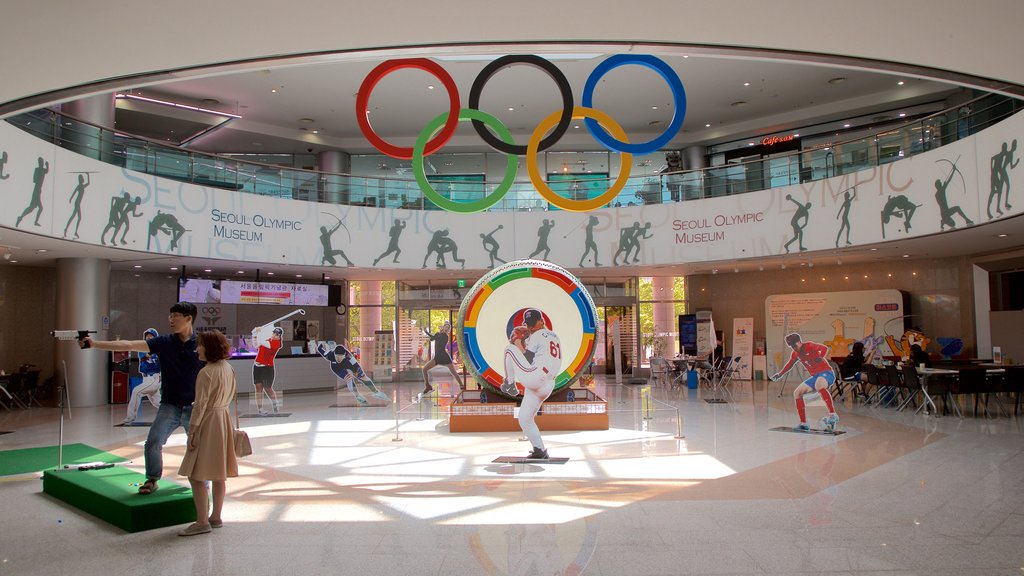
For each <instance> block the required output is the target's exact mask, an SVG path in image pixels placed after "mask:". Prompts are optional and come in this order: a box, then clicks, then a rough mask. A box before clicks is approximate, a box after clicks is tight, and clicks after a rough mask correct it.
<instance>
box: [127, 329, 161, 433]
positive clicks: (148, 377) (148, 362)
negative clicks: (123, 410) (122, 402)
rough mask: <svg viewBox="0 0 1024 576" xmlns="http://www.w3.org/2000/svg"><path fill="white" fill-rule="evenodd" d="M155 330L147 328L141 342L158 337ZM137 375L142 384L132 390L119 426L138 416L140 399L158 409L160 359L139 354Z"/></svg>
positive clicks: (152, 355) (146, 353)
mask: <svg viewBox="0 0 1024 576" xmlns="http://www.w3.org/2000/svg"><path fill="white" fill-rule="evenodd" d="M159 335H160V333H159V332H157V331H156V328H147V329H146V331H145V332H143V333H142V339H143V340H152V339H153V338H156V337H157V336H159ZM138 354H139V374H142V384H139V385H138V386H136V387H135V388H134V389H133V390H132V395H131V398H130V399H129V400H128V413H127V415H125V417H124V422H122V423H121V424H123V425H128V424H131V423H133V422H135V417H136V416H138V414H139V407H141V406H142V399H143V398H145V399H146V400H149V403H150V404H152V405H153V408H156V409H158V410H159V409H160V384H161V381H160V380H161V379H160V358H158V357H157V355H156V354H152V353H149V352H139V353H138Z"/></svg>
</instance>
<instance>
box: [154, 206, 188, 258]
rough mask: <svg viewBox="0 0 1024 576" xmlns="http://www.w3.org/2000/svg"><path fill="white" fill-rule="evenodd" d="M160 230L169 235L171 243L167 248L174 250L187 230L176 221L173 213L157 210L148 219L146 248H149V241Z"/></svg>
mask: <svg viewBox="0 0 1024 576" xmlns="http://www.w3.org/2000/svg"><path fill="white" fill-rule="evenodd" d="M160 232H163V233H164V234H167V235H168V236H170V237H171V244H170V246H169V247H168V249H169V250H174V249H175V248H177V247H178V240H181V236H182V235H183V234H184V233H185V232H187V230H185V227H184V226H182V225H181V223H180V222H178V218H177V217H175V216H174V214H166V213H164V212H161V211H159V210H157V211H156V216H154V217H153V219H152V220H150V221H149V238H148V239H147V240H146V250H149V244H150V242H151V241H152V240H153V239H154V238H156V235H157V234H158V233H160Z"/></svg>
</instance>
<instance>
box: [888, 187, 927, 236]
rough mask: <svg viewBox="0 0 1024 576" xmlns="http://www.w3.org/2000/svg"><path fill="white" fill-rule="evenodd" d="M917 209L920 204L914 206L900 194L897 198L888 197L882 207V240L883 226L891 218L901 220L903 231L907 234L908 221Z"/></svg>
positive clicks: (908, 229)
mask: <svg viewBox="0 0 1024 576" xmlns="http://www.w3.org/2000/svg"><path fill="white" fill-rule="evenodd" d="M919 207H920V204H914V203H913V202H911V201H910V199H909V198H907V197H906V196H904V195H902V194H900V195H899V196H889V199H888V200H886V201H885V206H883V207H882V238H885V225H886V224H888V223H889V220H891V219H892V218H893V217H901V218H903V229H904V230H905V231H907V232H909V231H910V220H911V219H912V218H913V217H914V212H915V211H917V209H918V208H919Z"/></svg>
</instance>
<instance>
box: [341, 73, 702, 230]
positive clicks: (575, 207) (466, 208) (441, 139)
mask: <svg viewBox="0 0 1024 576" xmlns="http://www.w3.org/2000/svg"><path fill="white" fill-rule="evenodd" d="M512 64H527V65H530V66H536V67H538V68H540V69H541V70H543V71H544V72H546V73H547V74H548V75H549V76H550V77H551V78H552V79H553V80H554V81H555V84H556V85H557V86H558V90H559V92H560V93H561V96H562V105H563V106H562V110H561V111H559V112H555V113H553V114H551V115H550V116H548V117H546V118H545V119H544V120H542V121H541V123H540V124H539V125H538V126H537V128H536V129H534V131H533V135H532V137H531V139H530V143H529V144H527V145H526V147H525V148H524V147H523V146H521V145H517V144H515V143H514V141H512V139H511V137H509V138H506V137H505V135H504V133H502V132H501V131H500V130H499V129H498V128H497V126H498V125H501V123H500V122H499V121H498V119H497V118H495V117H494V116H489V115H488V116H479V117H473V116H471V115H469V114H464V113H463V112H462V111H461V110H460V107H459V93H458V88H457V86H456V85H455V82H454V81H453V80H452V78H451V76H450V75H449V74H448V73H447V72H446V71H445V70H444V69H443V68H441V66H440V65H438V64H436V63H435V62H433V61H431V60H428V59H426V58H406V59H398V60H388V61H386V62H383V63H382V64H380V65H379V66H377V67H376V68H374V69H373V70H372V71H371V72H370V73H369V74H368V75H367V76H366V78H365V79H363V83H362V85H361V86H360V87H359V92H358V94H357V95H356V120H357V121H358V123H359V128H360V130H362V132H363V135H364V136H366V139H367V140H369V142H370V144H372V145H373V146H374V147H375V148H376V149H377V150H379V151H381V152H382V153H384V154H386V155H388V156H391V157H393V158H399V159H402V160H410V159H412V160H413V162H414V164H416V163H417V162H418V164H419V165H420V166H421V168H422V164H423V157H425V156H429V155H430V154H432V153H434V152H436V151H437V150H438V149H439V148H440V147H441V146H444V145H445V144H446V143H447V142H448V140H450V139H451V137H452V135H453V134H454V133H455V129H456V127H457V125H458V123H459V120H461V119H463V118H464V117H467V116H468V117H470V119H471V120H472V121H473V127H474V129H475V130H476V131H477V133H478V134H480V137H481V138H483V139H484V141H486V142H487V143H488V144H489V145H490V146H491V147H492V148H494V149H495V150H498V151H499V152H505V153H506V154H509V155H520V154H525V155H526V162H527V167H528V168H529V169H530V170H529V174H530V181H531V182H532V183H533V185H534V187H535V188H537V190H538V191H539V192H540V193H541V195H542V196H543V197H544V199H545V200H547V201H548V202H550V203H551V204H552V205H554V206H556V207H558V208H561V209H563V210H572V211H580V212H582V211H588V210H593V209H595V208H599V207H600V206H602V205H604V204H607V203H608V202H610V201H611V200H612V199H613V198H615V196H616V195H618V193H619V192H621V191H622V189H623V187H625V185H626V181H627V179H628V178H629V174H630V168H631V165H632V156H631V154H641V155H642V154H650V153H652V152H655V151H657V150H658V149H659V148H661V147H662V146H664V145H665V144H667V143H668V142H669V141H670V140H671V139H672V137H673V136H675V134H676V133H677V132H678V131H679V129H680V128H681V127H682V124H683V118H684V117H685V116H686V91H685V90H684V89H683V84H682V82H681V81H680V80H679V76H678V75H677V74H676V73H675V71H674V70H672V68H671V67H670V66H669V65H668V64H667V63H665V61H663V60H661V59H660V58H657V57H655V56H651V55H644V54H621V55H615V56H612V57H610V58H608V59H607V60H605V61H603V62H602V63H601V64H599V65H598V66H597V68H595V69H594V71H593V72H591V74H590V76H589V77H588V78H587V82H586V85H585V87H584V90H583V105H582V106H575V107H573V106H572V88H571V87H570V86H569V84H568V81H567V80H566V78H565V75H564V74H562V72H561V71H560V70H558V68H556V67H555V66H554V65H553V64H552V63H551V62H549V61H548V60H545V59H544V58H541V57H540V56H532V55H523V54H518V55H508V56H502V57H501V58H498V59H497V60H495V61H493V62H491V63H490V64H489V65H488V66H486V67H484V69H483V70H482V71H481V72H480V73H479V74H478V75H477V78H476V80H474V82H473V86H472V88H471V90H470V97H469V108H468V110H470V111H473V112H480V113H483V112H482V111H481V110H479V109H478V106H479V104H480V95H481V93H482V92H483V87H484V85H485V84H486V83H487V80H489V79H490V78H491V76H493V75H494V74H495V73H496V72H497V71H498V70H499V69H501V68H503V67H506V66H509V65H512ZM627 64H639V65H642V66H646V67H648V68H651V69H652V70H654V71H656V72H657V73H658V74H660V75H661V77H662V78H664V79H665V81H666V82H668V85H669V87H670V88H671V90H672V97H673V99H674V101H675V110H674V111H673V115H672V121H671V122H670V123H669V126H668V128H666V129H665V131H664V132H663V133H662V134H661V135H660V136H658V137H657V138H655V139H653V140H650V141H648V142H641V143H639V144H630V143H629V142H628V138H627V137H626V134H625V132H624V131H623V130H622V128H621V127H620V126H618V124H616V123H615V122H614V121H613V120H612V119H611V118H610V117H609V116H608V115H607V114H604V113H603V112H601V111H599V110H596V109H594V108H593V107H592V106H591V104H592V102H593V96H594V89H595V88H596V87H597V83H598V82H599V81H600V80H601V78H602V77H604V75H605V74H607V73H608V72H609V71H611V70H613V69H615V68H618V67H620V66H625V65H627ZM401 68H418V69H421V70H425V71H427V72H429V73H431V74H433V75H434V76H436V77H437V78H438V79H439V80H441V82H442V83H443V84H444V85H445V88H446V89H447V90H448V98H449V110H448V113H447V115H446V116H443V118H444V119H443V120H442V121H441V124H439V125H443V128H441V130H437V126H433V124H434V122H436V121H437V120H436V119H435V120H434V121H432V122H431V124H430V126H428V127H427V128H425V129H424V131H423V132H428V133H430V134H433V133H434V132H435V131H436V132H437V133H436V135H434V136H428V138H432V139H430V140H429V141H425V142H424V143H423V145H422V146H420V147H419V148H416V147H414V148H403V147H399V146H395V145H392V144H390V143H388V142H385V141H384V140H383V139H382V138H380V137H379V136H378V135H377V134H376V133H375V132H374V131H373V128H372V127H371V126H370V122H369V118H368V114H369V108H368V104H369V100H370V94H371V93H372V92H373V88H374V86H376V85H377V83H378V82H379V81H380V79H381V78H383V77H384V76H385V75H387V74H389V73H390V72H392V71H394V70H398V69H401ZM570 110H571V113H570ZM439 118H442V117H439ZM573 118H584V119H585V123H586V126H587V130H588V131H589V132H590V133H591V134H592V135H593V136H594V138H595V139H597V141H598V142H600V143H601V144H602V145H603V146H604V147H605V148H607V149H608V150H610V151H612V152H619V153H620V154H622V162H621V169H620V171H619V176H618V178H617V179H616V180H615V182H613V183H612V185H611V186H610V187H609V188H608V190H607V191H606V192H605V193H603V194H601V195H600V196H599V197H597V198H592V199H589V200H570V199H568V198H564V197H562V196H559V195H558V194H556V193H555V192H554V191H553V190H552V189H551V188H550V187H549V186H548V185H547V183H546V182H545V180H544V177H543V175H542V174H541V173H540V170H539V168H538V167H537V158H536V157H537V154H538V153H539V152H540V151H542V150H546V149H547V148H549V147H551V146H553V145H554V144H555V143H557V142H558V140H559V139H560V138H561V137H562V136H563V135H564V134H565V131H566V129H567V128H568V127H569V124H571V122H572V119H573ZM488 125H490V126H491V127H492V128H493V129H494V130H495V132H498V136H497V137H495V135H494V134H491V133H490V132H489V131H488V130H487V126H488ZM602 126H603V127H602ZM552 128H553V130H552V131H551V133H550V134H548V133H547V131H548V130H551V129H552ZM506 132H507V131H506ZM609 132H610V133H611V134H609ZM421 136H422V133H421ZM417 150H418V151H417ZM417 156H418V157H419V158H418V160H417V158H416V157H417ZM510 165H511V164H510ZM420 171H422V169H421V170H420ZM417 182H418V183H419V186H420V189H421V191H422V192H423V194H424V196H426V197H427V198H429V199H430V200H431V201H433V202H434V203H435V204H437V205H438V206H440V207H441V208H444V209H446V210H449V211H453V212H463V213H467V212H477V211H480V210H485V209H486V208H487V207H490V206H493V205H494V204H495V203H497V202H498V201H499V200H501V198H502V196H504V195H505V193H506V192H507V191H508V190H509V189H510V187H511V185H512V182H511V177H509V175H508V170H506V176H505V178H504V179H503V180H502V183H501V185H499V186H498V188H497V189H496V190H495V191H494V192H492V193H490V194H489V195H488V196H487V197H486V198H484V199H481V200H477V201H474V202H453V201H451V200H449V199H443V200H442V201H440V202H439V201H438V199H441V198H443V197H442V196H441V195H440V194H437V192H436V191H435V190H434V189H433V187H432V186H430V183H429V182H428V181H427V179H426V176H423V177H422V178H421V177H420V175H419V174H417ZM506 182H507V184H508V185H507V186H506ZM481 206H483V207H482V208H481Z"/></svg>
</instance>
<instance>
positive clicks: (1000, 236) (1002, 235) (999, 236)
mask: <svg viewBox="0 0 1024 576" xmlns="http://www.w3.org/2000/svg"><path fill="white" fill-rule="evenodd" d="M1007 236H1009V234H996V238H1006V237H1007Z"/></svg>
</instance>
